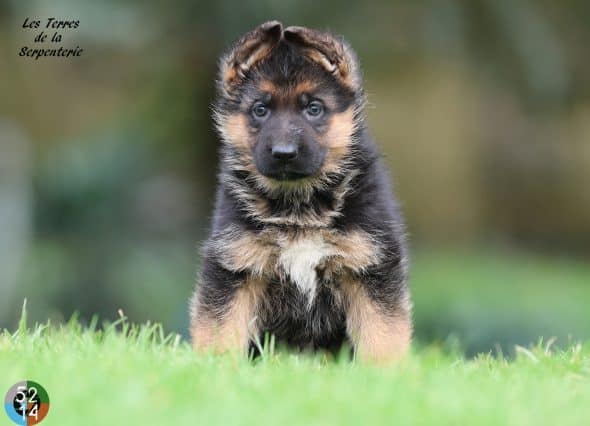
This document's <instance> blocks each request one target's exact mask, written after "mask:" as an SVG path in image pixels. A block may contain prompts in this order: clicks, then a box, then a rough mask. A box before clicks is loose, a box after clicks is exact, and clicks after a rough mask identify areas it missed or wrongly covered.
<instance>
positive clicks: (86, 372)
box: [0, 316, 590, 426]
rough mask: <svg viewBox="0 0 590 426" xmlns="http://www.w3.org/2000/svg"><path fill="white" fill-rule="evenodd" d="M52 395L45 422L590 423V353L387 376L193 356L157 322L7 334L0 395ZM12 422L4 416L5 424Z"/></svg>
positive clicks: (444, 355)
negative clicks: (22, 389)
mask: <svg viewBox="0 0 590 426" xmlns="http://www.w3.org/2000/svg"><path fill="white" fill-rule="evenodd" d="M25 379H30V380H34V381H37V382H39V383H41V384H42V385H43V386H44V387H45V388H46V389H47V391H48V392H49V396H50V399H51V409H50V412H49V415H48V417H47V419H46V420H45V421H44V422H43V424H45V425H47V426H49V425H60V426H68V425H76V426H78V425H130V424H131V425H171V424H182V425H184V424H186V425H189V424H191V425H223V426H227V425H242V424H246V425H248V424H252V425H285V426H286V425H359V424H366V425H375V424H387V425H469V426H472V425H475V426H477V425H505V424H509V425H519V426H523V425H560V426H563V425H575V426H579V425H583V424H588V423H587V422H588V419H590V345H588V344H572V345H571V346H570V347H569V348H567V349H565V350H561V349H554V348H552V347H551V344H550V343H545V344H543V343H539V344H538V345H536V346H535V347H533V348H529V349H524V348H520V349H519V350H517V352H516V357H515V358H514V359H511V360H507V359H503V358H501V357H500V358H494V357H492V356H490V355H480V356H478V357H476V358H473V359H465V358H463V357H462V356H461V355H459V354H456V353H453V352H452V351H448V350H444V349H443V348H438V347H434V346H425V347H418V348H414V353H413V354H412V355H411V356H410V357H409V359H408V360H407V361H406V362H404V363H403V364H400V365H397V366H391V367H387V368H378V367H372V366H366V365H361V364H357V363H351V362H348V361H346V360H344V359H340V360H338V359H336V360H333V359H327V358H325V357H323V356H315V357H311V356H304V355H296V354H293V353H287V352H281V351H278V352H274V351H271V350H267V351H265V353H264V355H263V357H262V358H260V359H258V360H257V361H254V362H248V361H247V360H244V359H240V358H235V357H232V356H197V355H196V354H194V353H193V352H192V351H191V349H190V347H189V345H188V344H187V343H186V342H185V341H183V340H181V339H180V337H178V336H177V335H166V334H165V333H164V332H163V329H162V327H161V326H159V325H150V324H146V325H142V326H134V325H130V324H129V323H127V322H126V320H125V319H124V318H121V320H120V321H118V322H116V323H113V324H110V325H105V326H104V327H100V328H97V327H96V322H95V321H94V322H93V323H92V324H91V325H90V326H89V327H87V328H83V327H82V326H81V325H80V324H79V323H78V322H77V321H76V320H75V319H73V320H71V321H70V322H69V323H68V324H66V325H64V326H60V327H55V326H49V325H43V326H36V327H35V328H33V329H29V330H27V327H26V317H25V316H23V319H22V320H21V324H20V326H19V328H18V330H17V331H16V332H14V333H9V332H8V331H4V332H3V334H0V388H2V389H4V390H1V391H0V392H2V393H3V392H5V390H7V389H8V388H9V387H10V386H11V385H12V384H13V383H15V382H17V381H20V380H25ZM1 424H9V422H8V419H7V417H5V416H4V415H3V414H0V425H1Z"/></svg>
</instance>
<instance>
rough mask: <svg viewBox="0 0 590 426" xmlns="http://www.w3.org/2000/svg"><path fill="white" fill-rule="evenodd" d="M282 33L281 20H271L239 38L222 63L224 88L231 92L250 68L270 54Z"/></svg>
mask: <svg viewBox="0 0 590 426" xmlns="http://www.w3.org/2000/svg"><path fill="white" fill-rule="evenodd" d="M282 33H283V26H282V24H281V23H280V22H278V21H269V22H265V23H264V24H262V25H260V26H258V27H257V28H255V29H254V30H252V31H250V32H249V33H247V34H246V35H244V36H243V37H242V38H241V39H239V40H238V41H237V42H236V43H235V44H234V46H233V48H232V49H231V51H230V52H229V53H228V54H227V55H226V56H224V57H223V59H222V60H221V63H220V81H221V84H222V87H223V89H224V90H225V91H226V92H230V91H231V89H232V88H233V87H234V86H235V85H236V84H238V83H239V82H240V81H241V80H242V79H243V78H244V76H245V75H246V72H248V70H249V69H251V68H252V67H253V66H255V65H256V64H257V63H258V62H260V61H261V60H262V59H264V58H265V57H266V56H268V54H269V53H270V52H271V51H272V49H273V48H274V47H275V46H276V45H277V43H278V42H279V41H280V40H281V36H282Z"/></svg>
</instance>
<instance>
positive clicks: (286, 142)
mask: <svg viewBox="0 0 590 426" xmlns="http://www.w3.org/2000/svg"><path fill="white" fill-rule="evenodd" d="M363 99H364V97H363V93H362V88H361V78H360V73H359V69H358V64H357V61H356V58H355V55H354V53H353V52H352V50H351V49H350V47H349V46H348V45H347V44H346V43H345V42H344V41H343V40H341V39H339V38H337V37H334V36H332V35H330V34H327V33H322V32H318V31H314V30H310V29H307V28H303V27H287V28H283V27H282V25H281V24H280V23H279V22H276V21H273V22H267V23H265V24H262V25H261V26H259V27H258V28H256V29H254V30H253V31H251V32H250V33H248V34H246V35H245V36H244V37H242V38H241V39H240V40H239V41H238V42H237V43H236V44H235V45H234V46H233V48H232V49H231V50H230V52H229V53H228V54H227V55H225V56H224V57H223V58H222V59H221V62H220V75H219V81H218V100H217V105H216V109H215V111H216V114H215V117H216V122H217V126H218V130H219V132H220V134H221V136H222V139H223V141H224V143H225V144H226V146H227V147H228V148H229V151H230V152H231V153H232V155H231V156H230V157H231V160H232V161H231V163H232V165H233V166H234V167H241V168H242V169H244V170H245V171H248V172H250V173H254V174H256V175H258V177H259V178H260V179H258V182H259V183H262V186H264V187H273V186H275V187H276V186H277V185H279V186H280V185H281V184H286V183H287V184H290V183H297V182H310V181H312V180H313V179H314V178H316V180H317V179H318V178H321V177H322V176H326V175H327V174H330V173H334V172H339V171H341V170H342V168H343V164H344V163H345V159H346V157H347V155H348V154H349V153H350V151H351V149H352V145H353V143H354V137H353V136H354V133H355V131H356V129H357V127H358V125H359V122H360V120H361V110H362V103H363Z"/></svg>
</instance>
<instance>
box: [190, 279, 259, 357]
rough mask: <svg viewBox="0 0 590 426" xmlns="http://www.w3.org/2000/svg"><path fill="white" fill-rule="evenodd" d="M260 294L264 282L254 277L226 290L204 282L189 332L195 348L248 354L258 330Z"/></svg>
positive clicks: (194, 300) (194, 302)
mask: <svg viewBox="0 0 590 426" xmlns="http://www.w3.org/2000/svg"><path fill="white" fill-rule="evenodd" d="M226 285H229V283H226ZM261 293H262V283H261V282H259V281H257V280H252V279H246V280H244V281H243V282H241V283H239V284H237V285H236V284H234V285H233V286H232V287H227V288H223V289H219V288H215V286H214V285H213V284H211V283H203V284H202V285H201V287H200V288H199V290H198V291H197V293H196V295H195V297H194V299H193V302H192V304H193V306H192V312H193V314H192V320H191V328H190V332H191V337H192V342H193V347H194V349H195V350H196V351H198V352H208V351H211V352H214V353H223V352H237V353H241V354H246V352H247V350H248V345H249V342H250V340H251V339H252V338H253V337H254V335H255V334H256V333H257V330H256V324H255V322H256V309H257V306H258V302H259V299H260V297H261Z"/></svg>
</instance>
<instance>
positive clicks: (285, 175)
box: [266, 167, 309, 181]
mask: <svg viewBox="0 0 590 426" xmlns="http://www.w3.org/2000/svg"><path fill="white" fill-rule="evenodd" d="M266 176H267V177H269V178H271V179H275V180H280V181H296V180H300V179H305V178H306V177H309V174H308V173H303V172H299V171H296V170H289V169H288V168H286V167H284V168H281V170H277V171H276V172H272V173H267V175H266Z"/></svg>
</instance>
